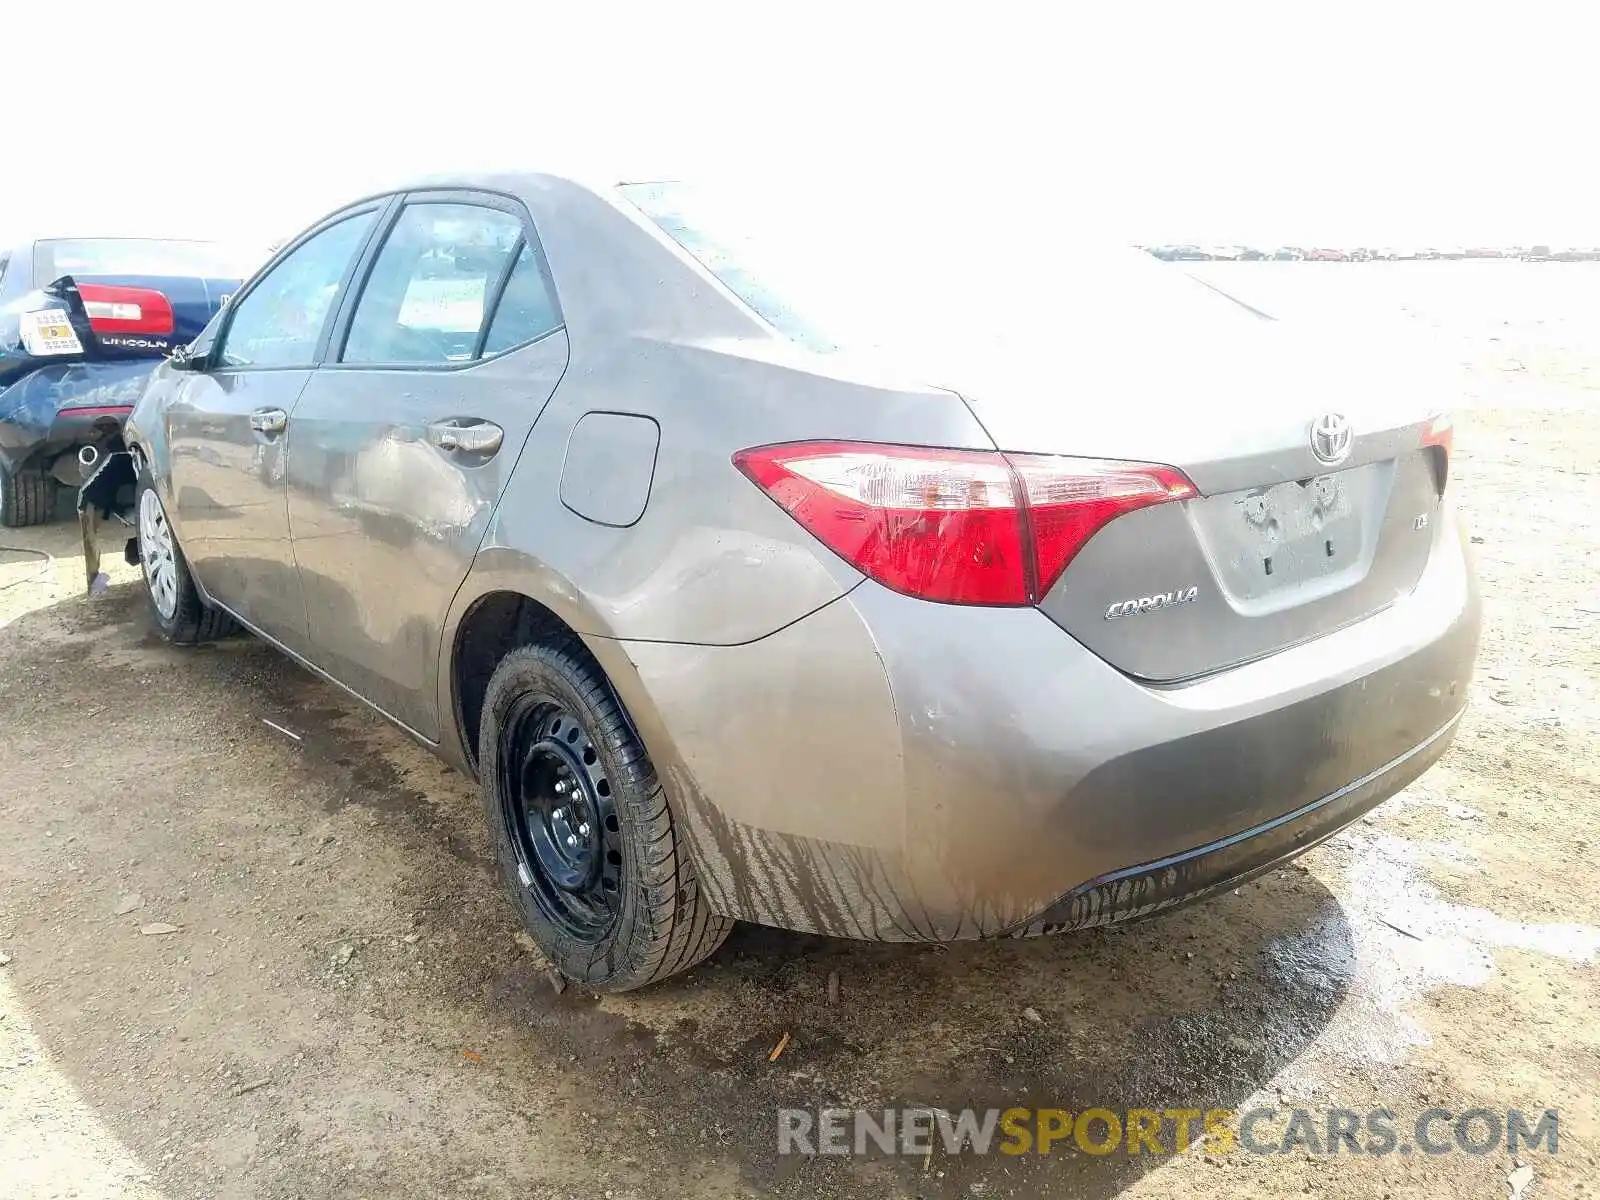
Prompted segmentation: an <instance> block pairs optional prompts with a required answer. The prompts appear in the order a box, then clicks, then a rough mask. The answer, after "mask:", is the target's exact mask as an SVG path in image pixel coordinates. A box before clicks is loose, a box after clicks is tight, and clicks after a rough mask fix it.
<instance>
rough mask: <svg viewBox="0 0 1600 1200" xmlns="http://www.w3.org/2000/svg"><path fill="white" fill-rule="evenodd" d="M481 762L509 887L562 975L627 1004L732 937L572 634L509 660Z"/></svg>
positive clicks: (494, 684)
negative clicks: (624, 994)
mask: <svg viewBox="0 0 1600 1200" xmlns="http://www.w3.org/2000/svg"><path fill="white" fill-rule="evenodd" d="M478 762H479V765H480V774H481V776H482V781H483V782H482V795H483V804H484V811H485V814H486V816H487V818H488V822H489V837H490V841H491V843H492V844H493V846H494V852H495V858H496V860H497V861H498V863H499V867H500V874H501V878H502V879H503V880H504V881H505V884H506V887H507V889H508V890H509V892H510V893H511V899H512V903H513V904H514V905H515V906H516V909H517V912H518V915H519V916H521V918H522V922H523V924H524V926H525V927H526V928H527V930H528V932H529V933H530V934H532V936H533V939H534V941H535V942H537V943H538V945H539V947H540V949H542V950H543V951H544V952H545V954H546V955H547V956H548V957H549V959H550V961H551V963H552V964H553V965H554V966H555V967H556V969H557V970H559V971H561V972H562V974H564V975H567V976H569V977H570V978H572V979H574V980H577V981H578V982H580V983H582V984H584V985H585V986H586V987H590V988H594V989H595V990H597V991H608V992H620V991H627V990H629V989H632V988H638V987H643V986H644V985H646V984H648V983H653V982H655V981H656V980H658V979H664V978H666V977H667V976H669V975H674V974H676V973H677V972H679V971H686V970H688V969H689V968H690V967H692V966H694V965H695V964H696V963H698V962H700V961H701V960H702V959H704V958H705V957H706V956H707V955H709V954H710V953H711V952H712V951H714V950H715V949H716V948H717V947H718V946H720V945H721V944H722V942H723V939H724V938H726V937H727V936H728V933H729V931H730V930H731V929H732V928H733V922H732V921H731V920H729V919H728V918H726V917H722V916H719V915H717V914H716V913H714V912H712V911H711V907H710V905H709V904H708V903H707V901H706V897H705V894H704V893H703V892H702V891H701V888H700V883H699V880H698V879H697V878H696V875H695V869H694V864H693V863H692V862H691V861H690V859H689V854H688V850H687V848H686V847H685V845H684V843H683V839H682V837H681V835H680V831H679V828H678V826H677V823H676V822H675V821H674V820H673V816H672V810H671V809H670V807H669V806H668V804H667V797H666V793H665V791H664V790H663V789H662V787H661V782H660V780H659V779H657V778H656V773H655V769H654V768H653V767H652V766H651V764H650V759H649V757H648V755H647V754H646V753H645V749H644V746H643V745H641V744H640V742H639V739H638V738H637V737H636V736H635V735H634V733H633V730H632V728H631V727H630V726H629V724H628V722H627V720H626V718H625V717H624V716H623V714H622V711H621V709H620V708H619V707H618V705H617V702H616V699H615V697H614V696H613V695H612V692H611V689H610V687H609V686H608V685H607V683H606V680H605V677H604V675H603V674H602V673H601V672H600V670H599V668H598V666H597V665H596V664H595V663H594V660H593V659H592V658H591V657H590V656H589V654H588V652H587V650H585V648H584V646H583V643H582V642H581V641H580V640H579V639H578V637H577V636H576V635H575V634H571V633H567V634H564V635H562V636H561V637H560V638H559V639H557V640H556V641H555V642H553V643H551V644H545V645H538V646H525V647H523V648H521V649H518V650H514V651H512V652H511V653H510V654H508V655H507V656H506V657H505V658H504V659H502V660H501V662H500V665H499V666H498V667H497V668H496V669H495V672H494V676H493V677H492V678H491V679H490V681H489V688H488V692H487V694H486V695H485V697H484V706H483V721H482V728H481V731H480V734H479V754H478Z"/></svg>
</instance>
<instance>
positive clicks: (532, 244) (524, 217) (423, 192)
mask: <svg viewBox="0 0 1600 1200" xmlns="http://www.w3.org/2000/svg"><path fill="white" fill-rule="evenodd" d="M412 204H464V205H469V206H472V207H475V208H488V209H493V210H495V211H497V212H503V213H507V214H509V215H510V216H513V217H515V218H516V219H517V221H518V222H519V223H520V224H521V226H522V236H521V237H520V238H519V239H518V240H517V243H516V245H515V246H513V247H512V251H513V252H512V254H511V257H510V259H509V260H508V261H507V264H506V268H505V270H504V271H502V272H501V275H500V281H499V287H498V288H497V289H496V290H495V292H494V294H493V297H492V302H491V297H490V295H489V293H488V292H487V291H486V292H485V293H484V308H483V313H484V318H483V324H482V326H481V327H480V328H479V330H478V339H477V341H476V343H474V346H473V351H474V354H473V357H472V358H469V359H465V360H463V361H461V362H443V363H417V362H357V363H347V362H344V361H343V358H344V350H345V343H346V342H347V341H348V340H349V337H350V324H351V322H352V321H353V320H354V319H355V311H356V306H357V305H359V304H360V303H361V296H362V293H364V292H365V291H366V289H367V283H368V281H369V280H370V278H371V275H372V271H373V268H374V267H375V266H376V265H377V262H378V255H380V254H382V253H383V247H384V244H385V243H386V242H387V241H388V240H389V234H390V232H391V231H392V230H393V228H394V226H395V224H396V223H397V222H398V221H399V220H400V215H401V213H402V212H403V211H404V210H405V209H406V208H407V207H408V206H410V205H412ZM524 245H526V246H527V247H528V248H529V249H531V250H532V251H533V258H534V263H535V264H536V265H537V266H538V268H539V275H540V278H542V279H543V280H544V286H545V289H546V290H547V291H548V292H549V293H550V300H551V303H552V305H553V306H554V308H555V315H556V323H555V324H554V325H552V326H551V327H550V328H549V329H546V330H545V331H544V332H543V333H540V334H538V335H537V336H535V337H531V338H527V339H526V340H524V341H521V342H518V343H516V344H515V345H513V346H507V347H506V348H505V349H504V350H500V351H497V352H496V353H494V354H490V355H487V356H485V355H484V354H483V345H484V342H485V341H487V340H488V337H489V330H490V329H492V328H493V326H494V319H495V317H496V316H497V315H498V313H499V311H500V300H501V298H502V297H503V296H504V294H505V287H506V283H507V282H508V281H509V280H510V278H511V272H512V271H513V270H515V269H516V263H517V258H518V256H519V255H520V254H521V253H522V247H523V246H524ZM359 276H360V277H359V279H352V280H350V281H348V282H347V284H346V287H345V291H344V295H343V297H342V298H341V301H340V304H339V306H338V310H337V312H336V313H335V316H334V320H333V322H332V325H331V330H330V332H331V335H332V336H330V337H329V339H328V344H327V346H326V348H325V352H324V354H323V359H322V361H321V362H320V363H318V366H319V367H320V368H321V369H322V370H325V371H328V370H334V371H384V372H395V371H417V372H421V373H425V374H444V373H449V372H452V371H467V370H471V369H472V368H473V367H479V366H482V365H483V364H484V363H489V362H494V361H495V360H497V359H500V358H504V357H505V356H506V355H507V354H511V353H514V352H515V351H518V350H521V349H522V348H523V347H525V346H531V345H533V344H534V343H536V342H542V341H543V340H544V339H545V338H547V337H549V336H551V335H552V334H555V333H559V332H561V331H562V330H564V329H566V327H567V317H566V313H565V312H563V311H562V308H561V296H560V294H559V293H558V292H557V291H556V285H555V278H554V276H553V275H552V274H551V273H550V263H549V261H548V260H547V259H546V258H545V255H544V247H543V246H542V245H541V244H540V242H539V233H538V231H537V230H536V229H534V227H533V217H532V216H531V215H530V214H529V212H528V209H527V206H526V205H524V204H523V203H522V201H521V200H519V199H517V197H515V196H513V195H511V194H510V193H508V192H495V191H488V190H484V189H478V188H460V187H439V188H415V189H413V190H411V191H409V192H406V193H404V194H403V195H400V196H397V197H396V203H395V205H394V207H393V208H392V209H391V210H390V212H389V213H387V214H386V216H385V218H384V220H383V221H382V230H381V235H380V236H378V237H375V238H374V239H373V240H372V241H371V242H369V243H368V245H367V250H366V253H365V254H364V255H363V256H362V258H361V262H360V270H359Z"/></svg>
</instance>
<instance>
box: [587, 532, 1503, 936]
mask: <svg viewBox="0 0 1600 1200" xmlns="http://www.w3.org/2000/svg"><path fill="white" fill-rule="evenodd" d="M1439 526H1440V527H1439V531H1438V536H1437V538H1436V542H1435V546H1434V549H1433V552H1432V553H1431V555H1430V560H1429V564H1428V567H1427V569H1426V570H1425V572H1424V574H1423V577H1422V580H1421V582H1420V583H1419V585H1418V587H1417V588H1416V590H1415V591H1414V592H1412V593H1411V594H1410V595H1408V596H1406V597H1403V598H1402V599H1400V600H1398V601H1397V602H1396V603H1395V604H1393V605H1391V606H1390V607H1389V608H1388V609H1386V610H1384V611H1383V612H1381V613H1378V614H1376V615H1375V616H1373V617H1370V618H1368V619H1366V620H1364V621H1361V622H1358V623H1356V624H1354V625H1351V626H1348V627H1346V628H1344V629H1340V630H1338V631H1336V632H1334V633H1330V634H1328V635H1326V636H1324V637H1321V638H1318V639H1316V640H1315V641H1313V642H1309V643H1306V644H1304V645H1301V646H1297V647H1294V648H1292V649H1289V650H1285V651H1282V652H1280V653H1277V654H1275V655H1273V656H1271V657H1270V658H1267V659H1263V660H1260V661H1258V662H1254V663H1250V664H1247V665H1244V666H1241V667H1237V668H1234V669H1232V670H1229V671H1225V672H1222V673H1220V674H1218V675H1215V676H1210V677H1207V678H1204V679H1201V680H1198V681H1195V682H1192V683H1188V684H1184V685H1176V686H1153V685H1149V684H1145V683H1141V682H1139V681H1136V680H1134V679H1131V678H1129V677H1128V676H1126V675H1123V674H1121V673H1120V672H1118V671H1116V670H1114V669H1113V668H1111V667H1110V666H1108V665H1107V664H1106V663H1105V662H1104V661H1103V660H1101V659H1100V658H1098V657H1096V656H1095V655H1093V654H1091V653H1090V652H1089V651H1088V650H1086V649H1085V648H1084V647H1083V646H1082V645H1080V644H1079V643H1078V642H1076V641H1074V640H1073V639H1072V638H1071V637H1069V636H1068V635H1066V634H1065V633H1063V632H1062V630H1061V629H1060V628H1059V627H1058V626H1056V625H1055V624H1054V623H1052V622H1051V621H1049V620H1048V619H1047V618H1046V617H1044V616H1043V614H1041V613H1039V612H1037V611H1035V610H1023V609H973V608H956V607H951V606H945V605H937V604H928V603H923V602H919V601H914V600H910V599H907V598H905V597H902V596H898V595H895V594H893V593H890V592H888V591H886V590H885V589H883V588H881V587H878V586H877V585H875V584H872V583H870V582H869V583H864V584H862V585H860V586H859V587H857V588H856V589H854V590H853V591H852V592H850V593H849V594H848V595H846V596H845V597H844V598H843V599H841V600H839V601H837V602H835V603H833V604H830V605H828V606H826V607H825V608H823V609H820V610H818V611H817V612H815V613H813V614H812V615H811V616H809V617H807V618H805V619H804V620H802V621H799V622H797V623H795V624H794V625H791V626H789V627H788V628H786V629H784V630H781V631H779V632H778V633H776V634H773V635H772V636H771V637H768V638H764V639H762V640H761V641H758V642H754V643H750V644H748V645H744V646H731V647H705V646H681V645H664V644H660V643H640V642H634V643H602V642H600V641H599V640H598V639H596V641H595V643H594V646H595V650H596V653H597V654H598V655H599V656H600V657H601V659H602V662H603V664H604V665H605V666H606V667H607V670H608V672H609V673H610V674H611V677H612V678H613V680H615V681H618V687H619V691H621V692H622V697H623V699H624V701H625V702H626V703H627V705H628V707H629V709H630V711H631V712H632V713H633V714H634V717H635V719H636V721H637V723H638V725H639V727H640V732H641V734H642V736H643V737H644V740H645V742H646V744H647V745H648V746H649V748H650V751H651V755H652V758H653V760H654V761H655V763H656V766H657V769H658V770H659V771H660V773H661V774H662V776H663V777H664V780H665V782H666V784H667V787H668V790H669V793H670V794H671V795H672V798H673V800H674V802H675V804H676V806H677V808H678V809H679V815H680V817H681V818H682V820H683V823H684V825H685V827H686V831H687V833H688V836H689V840H690V844H691V848H692V850H693V853H694V855H695V858H696V861H697V863H698V865H699V867H700V871H701V875H702V877H703V880H704V883H705V887H706V889H707V892H708V894H709V895H710V897H711V899H712V902H713V904H714V905H715V906H716V907H717V908H718V909H719V910H720V911H722V912H724V913H726V914H727V915H730V916H733V917H737V918H740V919H745V920H753V921H758V922H761V923H764V924H772V925H779V926H783V927H788V928H794V929H801V930H807V931H812V932H818V933H826V934H832V935H837V936H848V937H863V938H875V939H886V940H947V939H953V938H968V937H991V936H999V935H1003V934H1013V933H1031V932H1044V931H1046V930H1049V929H1055V928H1067V927H1074V926H1083V925H1092V924H1099V923H1104V922H1106V921H1110V920H1115V919H1118V918H1121V917H1125V916H1136V915H1140V914H1143V913H1147V912H1152V911H1156V910H1158V909H1160V908H1163V907H1168V906H1170V905H1172V904H1175V903H1178V902H1179V901H1181V900H1183V899H1185V898H1189V897H1192V896H1194V895H1203V894H1205V893H1206V892H1208V891H1213V890H1216V889H1217V888H1220V887H1222V886H1226V885H1228V884H1230V883H1232V882H1235V881H1236V880H1237V879H1239V878H1241V877H1245V876H1248V875H1249V874H1251V873H1253V872H1257V871H1260V870H1264V869H1266V868H1268V867H1270V866H1272V865H1273V864H1275V863H1277V862H1280V861H1282V860H1283V859H1285V858H1287V857H1290V856H1292V855H1294V854H1297V853H1300V852H1301V851H1303V850H1305V849H1307V848H1309V847H1310V846H1311V845H1313V844H1315V843H1316V842H1317V841H1319V840H1321V839H1322V838H1324V837H1326V836H1328V835H1330V834H1331V833H1333V832H1335V831H1337V830H1338V829H1339V828H1341V827H1342V826H1343V825H1344V824H1346V823H1348V822H1349V821H1350V820H1353V819H1355V818H1356V817H1357V816H1359V815H1360V814H1361V813H1362V812H1364V811H1366V810H1367V809H1368V808H1370V807H1372V806H1373V805H1375V804H1377V803H1379V802H1380V801H1382V800H1383V799H1385V798H1387V797H1388V796H1390V795H1392V794H1393V793H1394V792H1396V791H1398V790H1399V789H1400V788H1401V787H1404V786H1405V785H1406V784H1407V783H1409V782H1410V781H1411V780H1412V779H1413V778H1415V777H1416V775H1418V774H1420V773H1421V772H1422V771H1423V770H1425V769H1426V768H1427V767H1428V766H1429V765H1430V764H1431V763H1432V762H1433V761H1434V760H1435V759H1437V758H1438V756H1439V755H1440V754H1442V753H1443V752H1444V750H1445V748H1446V747H1447V746H1448V744H1449V741H1450V738H1451V735H1452V733H1453V730H1454V725H1455V722H1456V719H1457V718H1458V717H1459V715H1460V713H1461V710H1462V708H1463V706H1464V704H1465V701H1466V694H1467V685H1468V683H1469V680H1470V676H1471V670H1472V663H1473V660H1474V658H1475V656H1476V649H1477V639H1478V627H1479V608H1478V597H1477V590H1476V586H1475V584H1474V582H1473V578H1472V574H1471V571H1470V569H1469V566H1468V563H1467V560H1466V557H1465V554H1464V548H1463V547H1462V546H1461V544H1460V539H1459V536H1458V531H1457V530H1456V528H1455V525H1454V522H1453V521H1449V520H1446V521H1441V522H1440V523H1439Z"/></svg>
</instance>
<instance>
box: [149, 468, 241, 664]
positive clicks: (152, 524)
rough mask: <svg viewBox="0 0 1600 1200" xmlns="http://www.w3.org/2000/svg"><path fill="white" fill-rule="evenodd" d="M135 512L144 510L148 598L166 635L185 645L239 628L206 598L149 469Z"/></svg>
mask: <svg viewBox="0 0 1600 1200" xmlns="http://www.w3.org/2000/svg"><path fill="white" fill-rule="evenodd" d="M134 511H135V512H136V513H137V514H138V522H137V527H138V539H139V563H140V566H141V568H142V569H143V572H144V590H145V596H146V597H147V598H148V599H149V601H150V617H151V619H152V620H153V621H154V622H155V626H156V628H157V629H158V630H160V631H161V636H162V637H164V638H166V639H167V641H169V642H172V643H174V644H176V645H179V646H193V645H196V644H197V643H199V642H214V641H216V640H218V639H219V638H224V637H227V636H228V635H229V634H230V633H232V632H233V631H234V630H235V629H236V628H237V626H236V625H235V624H234V621H233V618H232V617H230V616H229V615H228V614H227V613H225V612H223V611H222V610H221V609H220V608H212V607H211V606H210V605H208V604H207V603H206V602H205V601H204V600H202V599H201V598H200V592H199V590H198V589H197V588H196V587H195V586H194V578H193V577H192V576H191V575H190V574H189V564H188V562H187V561H186V560H185V559H184V557H183V551H182V550H180V549H179V548H178V539H177V535H175V534H174V533H173V532H172V526H171V525H170V524H169V523H168V521H167V510H166V508H165V506H163V505H162V503H161V495H160V493H159V492H157V491H156V487H155V482H154V480H152V479H151V478H150V472H149V470H148V468H147V469H146V470H145V471H144V472H143V473H141V475H140V476H139V486H138V491H137V494H136V496H135V498H134Z"/></svg>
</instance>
